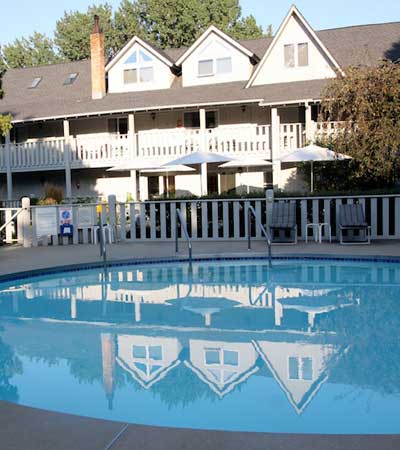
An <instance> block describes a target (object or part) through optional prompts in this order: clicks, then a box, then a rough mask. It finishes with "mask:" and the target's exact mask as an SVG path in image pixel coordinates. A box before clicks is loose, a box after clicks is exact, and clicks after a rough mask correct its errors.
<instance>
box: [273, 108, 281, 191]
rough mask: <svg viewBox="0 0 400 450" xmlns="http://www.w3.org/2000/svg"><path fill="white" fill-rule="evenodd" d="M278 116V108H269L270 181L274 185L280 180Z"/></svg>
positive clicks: (279, 124)
mask: <svg viewBox="0 0 400 450" xmlns="http://www.w3.org/2000/svg"><path fill="white" fill-rule="evenodd" d="M280 128H281V123H280V117H279V112H278V108H271V132H272V148H271V151H272V182H273V185H274V187H280V182H281V161H280V157H281V136H280Z"/></svg>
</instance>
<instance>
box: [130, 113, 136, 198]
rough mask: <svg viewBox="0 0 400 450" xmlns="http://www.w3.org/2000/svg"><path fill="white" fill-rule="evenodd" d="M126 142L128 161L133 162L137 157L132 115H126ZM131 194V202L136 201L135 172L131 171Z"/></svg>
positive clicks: (133, 116)
mask: <svg viewBox="0 0 400 450" xmlns="http://www.w3.org/2000/svg"><path fill="white" fill-rule="evenodd" d="M128 140H129V153H130V155H129V156H130V159H131V160H132V161H133V160H134V159H135V158H136V157H137V136H136V124H135V115H134V114H133V113H131V114H129V115H128ZM130 182H131V194H132V199H133V201H135V202H136V201H137V198H138V195H137V194H138V192H137V191H138V189H137V171H136V170H131V180H130Z"/></svg>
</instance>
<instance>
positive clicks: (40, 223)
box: [34, 206, 58, 237]
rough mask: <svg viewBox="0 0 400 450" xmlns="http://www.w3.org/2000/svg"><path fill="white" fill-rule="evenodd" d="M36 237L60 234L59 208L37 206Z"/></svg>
mask: <svg viewBox="0 0 400 450" xmlns="http://www.w3.org/2000/svg"><path fill="white" fill-rule="evenodd" d="M34 211H35V224H36V236H37V237H41V236H52V235H56V234H58V229H57V207H55V206H44V207H40V206H37V207H36V208H35V210H34Z"/></svg>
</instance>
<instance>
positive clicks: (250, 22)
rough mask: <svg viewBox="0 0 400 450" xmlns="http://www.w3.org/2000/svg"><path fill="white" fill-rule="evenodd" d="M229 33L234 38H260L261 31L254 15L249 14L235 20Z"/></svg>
mask: <svg viewBox="0 0 400 450" xmlns="http://www.w3.org/2000/svg"><path fill="white" fill-rule="evenodd" d="M229 34H230V35H231V36H232V37H233V38H235V39H256V38H261V37H262V35H263V32H262V28H261V27H260V26H259V25H257V21H256V19H255V18H254V16H251V15H250V16H248V17H244V18H242V19H240V20H239V21H237V22H236V23H235V25H234V26H233V27H232V29H231V31H230V33H229Z"/></svg>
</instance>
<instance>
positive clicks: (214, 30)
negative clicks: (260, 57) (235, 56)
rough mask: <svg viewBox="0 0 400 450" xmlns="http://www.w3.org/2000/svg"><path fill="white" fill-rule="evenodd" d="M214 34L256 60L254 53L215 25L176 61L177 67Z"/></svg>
mask: <svg viewBox="0 0 400 450" xmlns="http://www.w3.org/2000/svg"><path fill="white" fill-rule="evenodd" d="M212 33H214V34H216V35H217V36H219V37H220V38H222V39H223V40H225V41H226V42H227V43H228V44H230V45H232V46H233V47H235V48H236V49H237V50H239V51H240V52H242V53H244V54H245V55H246V56H248V57H249V58H254V57H255V56H256V55H254V53H253V52H251V51H250V50H249V49H248V48H246V47H245V46H243V45H242V44H241V43H240V42H238V41H237V40H235V39H233V38H231V37H230V36H228V35H227V34H226V33H225V32H224V31H222V30H220V29H219V28H218V27H216V26H215V25H213V24H212V25H210V26H209V27H208V28H207V29H206V30H205V31H204V32H203V33H202V34H201V35H200V36H199V37H198V38H197V39H196V40H195V41H194V42H193V44H192V45H191V46H190V47H189V48H188V49H187V50H186V51H185V52H184V53H183V54H182V55H181V56H180V58H179V59H178V60H177V61H176V63H175V64H176V65H177V66H180V65H182V63H183V62H184V61H185V60H186V59H187V58H188V57H189V56H190V55H191V54H192V53H193V52H194V51H195V50H196V49H197V48H198V47H199V46H200V45H201V44H202V43H203V42H204V41H205V40H206V39H207V38H208V36H210V35H211V34H212Z"/></svg>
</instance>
